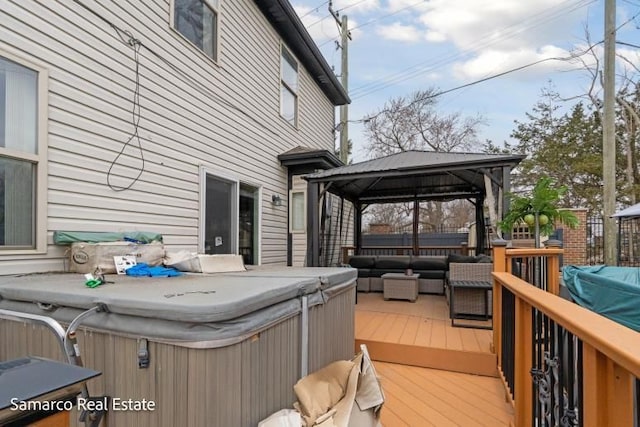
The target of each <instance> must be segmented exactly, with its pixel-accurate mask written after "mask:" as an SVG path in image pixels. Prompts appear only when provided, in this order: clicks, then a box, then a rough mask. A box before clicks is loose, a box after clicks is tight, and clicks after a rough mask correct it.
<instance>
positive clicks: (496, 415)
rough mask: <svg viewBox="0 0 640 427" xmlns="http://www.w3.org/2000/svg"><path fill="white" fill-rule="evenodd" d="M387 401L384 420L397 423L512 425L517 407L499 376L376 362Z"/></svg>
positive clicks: (442, 426) (387, 426)
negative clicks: (508, 400) (508, 398)
mask: <svg viewBox="0 0 640 427" xmlns="http://www.w3.org/2000/svg"><path fill="white" fill-rule="evenodd" d="M375 367H376V370H377V372H378V375H379V377H380V381H381V384H382V387H383V389H384V391H385V396H386V401H385V404H384V407H383V409H382V414H381V422H382V425H383V426H385V427H395V426H403V425H410V426H435V427H446V426H469V427H473V426H486V427H493V426H496V427H497V426H508V425H509V424H510V423H511V422H513V411H512V410H511V408H510V406H509V405H508V404H507V403H506V402H505V399H504V391H503V390H501V387H502V385H501V383H500V380H498V379H497V378H490V377H482V376H477V375H469V374H461V373H457V372H447V371H441V370H436V369H428V368H419V367H414V366H404V365H398V364H393V363H385V362H375Z"/></svg>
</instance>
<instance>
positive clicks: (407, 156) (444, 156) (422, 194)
mask: <svg viewBox="0 0 640 427" xmlns="http://www.w3.org/2000/svg"><path fill="white" fill-rule="evenodd" d="M524 158H525V156H523V155H512V154H483V153H455V152H454V153H442V152H433V151H404V152H401V153H397V154H392V155H390V156H387V157H383V158H380V159H374V160H368V161H364V162H361V163H356V164H352V165H346V166H341V167H337V168H334V169H328V170H324V171H320V172H316V173H313V174H309V175H306V176H305V179H306V180H307V181H308V182H310V183H324V184H325V185H327V186H328V188H327V191H329V192H331V193H334V194H337V195H339V196H341V197H344V198H345V199H347V200H350V201H353V202H355V201H359V202H360V203H364V204H369V203H386V202H402V201H410V200H416V199H418V200H453V199H464V198H474V197H478V196H483V195H484V194H485V181H484V176H485V175H489V176H492V177H493V178H492V179H497V180H498V181H499V182H501V181H502V176H500V175H497V174H496V169H497V168H501V169H500V170H502V168H505V167H506V168H507V170H510V169H511V168H513V167H514V166H516V165H517V164H518V163H520V162H521V161H522V160H523V159H524Z"/></svg>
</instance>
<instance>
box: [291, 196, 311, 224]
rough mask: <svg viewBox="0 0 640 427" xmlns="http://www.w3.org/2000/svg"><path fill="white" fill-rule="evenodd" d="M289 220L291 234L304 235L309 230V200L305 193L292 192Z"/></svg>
mask: <svg viewBox="0 0 640 427" xmlns="http://www.w3.org/2000/svg"><path fill="white" fill-rule="evenodd" d="M289 200H290V202H289V209H290V211H289V218H290V221H291V224H290V226H289V231H290V232H291V233H304V232H306V228H307V209H306V208H307V198H306V193H305V192H304V191H292V192H291V194H290V197H289Z"/></svg>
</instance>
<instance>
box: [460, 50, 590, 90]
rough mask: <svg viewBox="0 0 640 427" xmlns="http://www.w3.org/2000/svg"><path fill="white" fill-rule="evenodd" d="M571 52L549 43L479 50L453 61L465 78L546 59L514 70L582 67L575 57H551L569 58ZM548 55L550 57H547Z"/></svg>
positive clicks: (530, 72)
mask: <svg viewBox="0 0 640 427" xmlns="http://www.w3.org/2000/svg"><path fill="white" fill-rule="evenodd" d="M570 55H571V54H570V52H568V51H566V50H565V49H562V48H559V47H556V46H552V45H546V46H543V47H541V48H540V49H537V50H536V49H531V48H523V49H519V50H516V51H513V50H495V49H489V50H485V51H483V52H481V53H479V54H478V55H477V56H476V57H474V58H473V59H471V60H468V61H466V62H459V63H457V64H455V65H454V67H453V68H454V73H455V75H456V77H457V78H458V79H460V80H463V81H469V80H479V79H483V78H486V77H489V76H493V75H496V74H498V73H502V72H505V71H509V70H513V69H515V68H519V67H522V66H525V65H528V64H533V63H534V62H537V61H544V62H541V63H539V64H536V65H532V66H531V67H527V68H525V69H523V70H520V71H518V72H517V74H514V75H515V76H517V77H520V78H525V79H526V77H528V76H535V75H538V74H540V73H548V72H549V71H560V70H562V71H568V70H575V69H578V68H581V64H578V63H577V62H575V61H561V60H552V59H551V58H569V57H570ZM546 59H550V60H548V61H545V60H546Z"/></svg>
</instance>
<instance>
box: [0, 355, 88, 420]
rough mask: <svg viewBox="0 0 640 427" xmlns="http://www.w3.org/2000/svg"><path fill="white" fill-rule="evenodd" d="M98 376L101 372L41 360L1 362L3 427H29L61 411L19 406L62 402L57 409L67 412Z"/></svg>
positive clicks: (0, 386)
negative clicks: (87, 385) (21, 426)
mask: <svg viewBox="0 0 640 427" xmlns="http://www.w3.org/2000/svg"><path fill="white" fill-rule="evenodd" d="M98 375H100V372H98V371H94V370H93V369H87V368H83V367H80V366H74V365H69V364H66V363H60V362H56V361H54V360H48V359H43V358H40V357H24V358H21V359H15V360H9V361H5V362H0V425H3V426H13V425H15V426H19V425H27V424H29V423H32V422H35V421H37V420H39V419H43V418H46V417H47V416H49V415H52V414H54V413H56V412H58V411H59V410H58V409H56V410H44V411H43V410H38V409H37V408H35V409H27V410H24V409H22V408H21V407H20V406H21V405H19V404H18V402H22V401H25V402H30V401H31V402H33V401H38V402H44V401H49V402H60V403H59V404H57V406H58V407H60V408H65V409H66V407H68V406H72V405H71V404H73V403H75V399H76V396H77V395H78V394H79V393H80V391H81V388H82V385H83V384H84V383H85V381H87V380H89V379H90V378H93V377H96V376H98ZM64 402H69V404H65V403H64ZM34 406H35V404H34ZM41 406H42V405H41Z"/></svg>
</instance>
